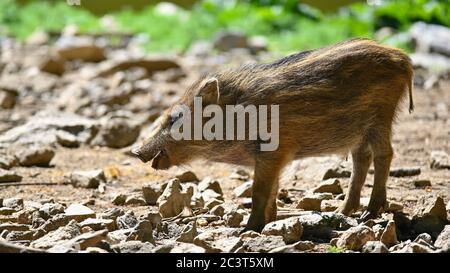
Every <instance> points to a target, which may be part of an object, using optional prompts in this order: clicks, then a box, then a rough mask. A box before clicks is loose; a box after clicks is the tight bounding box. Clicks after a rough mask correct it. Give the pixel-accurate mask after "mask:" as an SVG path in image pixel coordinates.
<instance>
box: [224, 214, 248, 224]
mask: <svg viewBox="0 0 450 273" xmlns="http://www.w3.org/2000/svg"><path fill="white" fill-rule="evenodd" d="M223 219H224V220H225V223H226V224H227V226H229V227H240V226H241V222H242V220H244V215H243V214H242V213H241V212H240V211H230V212H227V213H226V214H225V215H224V216H223Z"/></svg>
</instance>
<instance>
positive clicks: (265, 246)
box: [242, 236, 286, 253]
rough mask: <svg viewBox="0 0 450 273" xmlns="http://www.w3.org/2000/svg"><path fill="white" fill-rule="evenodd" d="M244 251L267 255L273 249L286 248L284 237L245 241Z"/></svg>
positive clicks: (267, 237) (264, 237) (261, 237)
mask: <svg viewBox="0 0 450 273" xmlns="http://www.w3.org/2000/svg"><path fill="white" fill-rule="evenodd" d="M243 241H244V243H243V244H242V250H243V251H244V252H257V253H267V252H270V251H271V250H273V249H277V248H280V247H283V246H286V243H285V242H284V239H283V237H282V236H259V237H255V238H249V239H243Z"/></svg>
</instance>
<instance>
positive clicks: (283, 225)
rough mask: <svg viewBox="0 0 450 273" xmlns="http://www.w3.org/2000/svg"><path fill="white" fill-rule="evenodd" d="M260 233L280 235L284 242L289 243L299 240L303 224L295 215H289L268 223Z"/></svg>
mask: <svg viewBox="0 0 450 273" xmlns="http://www.w3.org/2000/svg"><path fill="white" fill-rule="evenodd" d="M261 233H262V234H264V235H275V236H282V237H283V239H284V241H285V242H286V244H291V243H295V242H297V241H299V240H300V238H301V237H302V234H303V226H302V224H301V223H300V220H299V219H298V218H297V217H291V218H287V219H283V220H278V221H275V222H271V223H268V224H267V225H266V226H265V227H264V229H263V230H262V232H261Z"/></svg>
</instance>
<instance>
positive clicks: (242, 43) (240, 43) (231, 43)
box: [213, 32, 249, 51]
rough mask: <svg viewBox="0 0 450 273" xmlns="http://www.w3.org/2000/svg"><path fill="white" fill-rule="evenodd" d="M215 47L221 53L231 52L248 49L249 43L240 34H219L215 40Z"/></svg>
mask: <svg viewBox="0 0 450 273" xmlns="http://www.w3.org/2000/svg"><path fill="white" fill-rule="evenodd" d="M213 45H214V48H216V49H218V50H220V51H229V50H231V49H234V48H248V47H249V42H248V39H247V37H246V36H245V35H244V34H242V33H240V32H219V33H217V34H216V37H215V38H214V42H213Z"/></svg>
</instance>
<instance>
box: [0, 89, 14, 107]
mask: <svg viewBox="0 0 450 273" xmlns="http://www.w3.org/2000/svg"><path fill="white" fill-rule="evenodd" d="M17 96H18V93H17V92H11V91H9V90H3V89H1V88H0V109H2V108H3V109H12V108H14V106H15V105H16V100H17Z"/></svg>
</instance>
